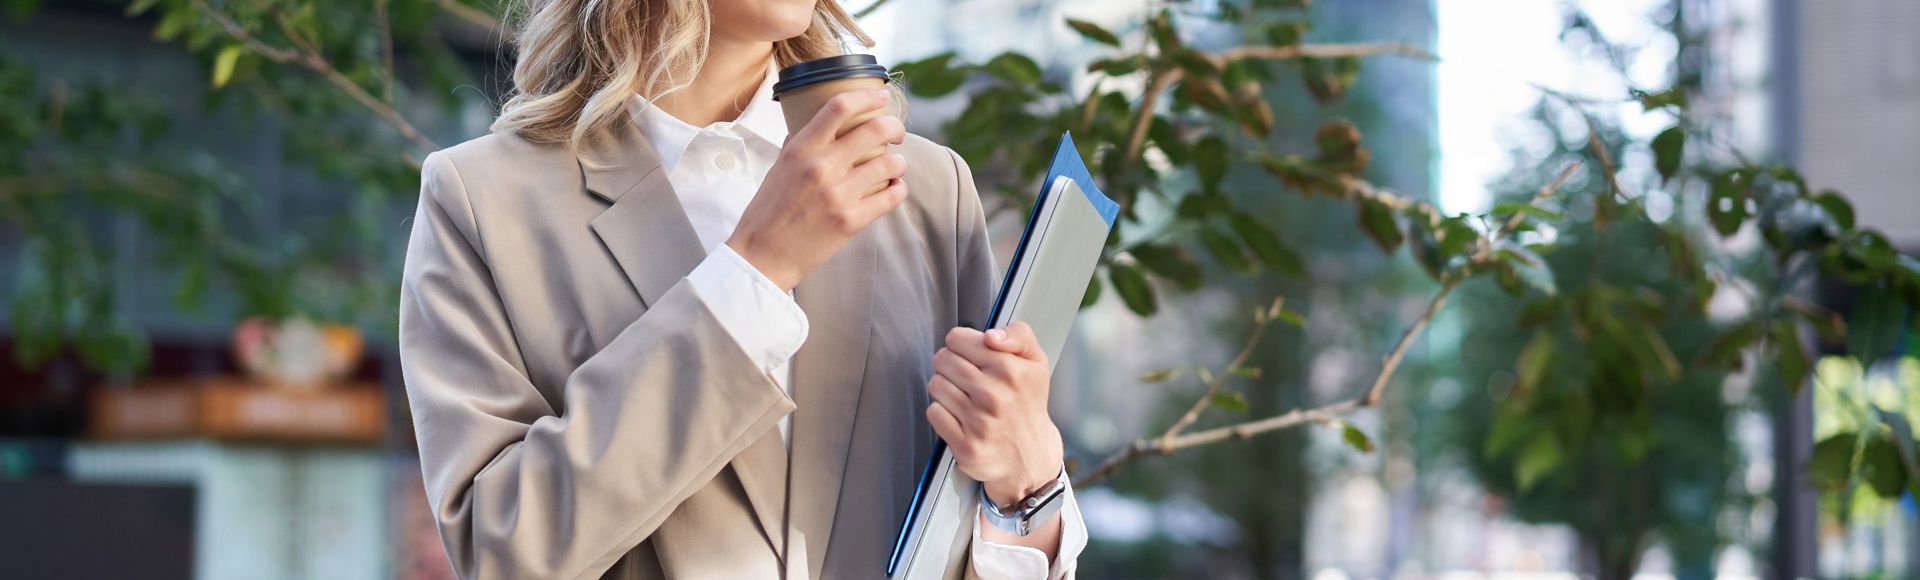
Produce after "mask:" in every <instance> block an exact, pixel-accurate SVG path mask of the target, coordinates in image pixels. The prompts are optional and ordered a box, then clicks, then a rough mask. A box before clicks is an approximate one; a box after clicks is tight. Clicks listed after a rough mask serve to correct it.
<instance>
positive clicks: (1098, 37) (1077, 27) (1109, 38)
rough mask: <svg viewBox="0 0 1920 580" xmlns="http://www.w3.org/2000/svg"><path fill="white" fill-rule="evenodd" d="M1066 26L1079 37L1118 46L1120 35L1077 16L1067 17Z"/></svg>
mask: <svg viewBox="0 0 1920 580" xmlns="http://www.w3.org/2000/svg"><path fill="white" fill-rule="evenodd" d="M1067 27H1068V28H1072V29H1073V31H1074V32H1078V33H1080V37H1081V38H1085V39H1087V40H1091V41H1094V42H1098V43H1100V44H1104V45H1107V46H1111V47H1114V48H1119V47H1120V37H1119V36H1117V35H1115V34H1114V33H1113V32H1112V31H1109V30H1107V29H1105V28H1102V27H1101V26H1100V25H1098V24H1094V23H1092V22H1087V21H1085V20H1080V19H1078V18H1068V19H1067Z"/></svg>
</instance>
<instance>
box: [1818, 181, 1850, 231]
mask: <svg viewBox="0 0 1920 580" xmlns="http://www.w3.org/2000/svg"><path fill="white" fill-rule="evenodd" d="M1813 203H1815V204H1817V205H1819V206H1820V209H1823V210H1826V212H1827V216H1828V217H1831V218H1833V223H1834V225H1837V226H1840V229H1841V230H1851V229H1853V204H1852V203H1849V202H1848V201H1847V198H1845V197H1841V196H1840V193H1839V192H1837V191H1833V190H1831V189H1829V190H1826V191H1822V192H1820V194H1819V195H1815V196H1813Z"/></svg>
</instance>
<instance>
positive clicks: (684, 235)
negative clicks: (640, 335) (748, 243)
mask: <svg viewBox="0 0 1920 580" xmlns="http://www.w3.org/2000/svg"><path fill="white" fill-rule="evenodd" d="M580 170H581V176H582V178H583V181H584V182H585V184H586V188H587V191H588V192H590V193H592V194H593V195H594V196H596V197H599V198H600V199H603V200H606V201H607V202H608V203H611V204H612V205H611V206H609V207H608V208H607V209H606V210H605V211H602V212H600V215H599V216H596V217H594V219H593V222H592V223H591V225H590V227H591V228H592V229H593V233H594V235H596V236H599V238H600V243H601V244H603V245H605V246H606V248H607V253H609V254H612V255H613V259H614V261H615V262H617V263H619V265H620V269H621V270H622V271H623V272H624V273H625V274H626V275H627V280H628V281H630V282H632V283H633V288H634V290H635V291H637V292H639V294H640V300H641V301H642V302H644V303H645V304H646V305H647V306H648V307H649V308H651V307H652V306H653V305H654V304H655V303H656V302H658V301H659V300H660V297H661V296H662V295H664V294H666V293H667V291H668V290H671V289H673V286H674V284H677V283H679V282H680V279H681V278H685V277H686V276H687V274H688V273H690V272H692V271H693V269H694V267H695V266H699V265H700V262H701V260H704V259H706V250H705V249H704V248H701V247H700V237H699V236H698V235H696V234H695V233H694V231H693V224H692V223H691V222H689V221H687V212H686V210H685V209H684V208H682V207H681V206H680V198H679V196H678V195H676V194H675V193H674V191H673V185H672V184H671V183H669V182H668V180H667V172H666V171H664V170H662V168H661V167H660V159H659V157H658V156H657V155H655V154H654V152H653V147H652V146H650V145H648V144H647V141H646V139H645V138H643V137H642V136H641V134H640V129H639V127H637V126H635V125H634V124H633V123H622V124H621V126H620V127H619V128H618V129H616V130H614V131H612V134H611V135H609V136H607V137H603V138H601V139H598V140H595V141H593V142H591V143H589V144H588V145H587V146H585V147H582V149H581V155H580ZM783 447H784V445H783V443H782V442H781V440H780V433H779V431H768V432H767V433H766V434H765V435H763V436H761V438H760V440H758V441H756V442H754V444H753V445H751V446H749V447H748V448H747V450H746V451H745V452H742V453H741V454H740V455H738V456H735V457H734V458H733V461H732V462H731V463H730V465H731V466H732V467H733V470H734V472H735V475H738V476H739V478H740V485H741V487H742V488H743V489H744V490H745V492H746V495H747V500H748V501H749V502H751V503H752V504H753V511H754V516H755V517H756V518H758V519H759V522H760V528H761V532H762V533H763V534H765V535H766V538H767V543H768V544H769V545H771V546H772V547H773V551H774V553H775V554H776V555H779V554H784V553H785V547H786V534H785V533H784V531H785V530H786V525H785V522H784V521H783V520H782V518H783V517H784V514H785V512H786V493H785V492H786V489H785V485H784V484H785V481H786V472H787V454H786V450H785V449H783Z"/></svg>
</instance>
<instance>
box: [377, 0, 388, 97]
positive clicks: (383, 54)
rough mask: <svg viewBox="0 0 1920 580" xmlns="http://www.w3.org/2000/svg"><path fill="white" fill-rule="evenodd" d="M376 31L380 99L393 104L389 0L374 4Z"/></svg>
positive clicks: (378, 0) (380, 0)
mask: <svg viewBox="0 0 1920 580" xmlns="http://www.w3.org/2000/svg"><path fill="white" fill-rule="evenodd" d="M373 25H374V29H375V30H374V31H375V32H376V33H378V34H379V36H380V99H381V100H384V101H386V102H389V103H391V102H393V26H392V25H391V24H390V23H389V22H388V18H387V0H374V2H373Z"/></svg>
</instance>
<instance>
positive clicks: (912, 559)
mask: <svg viewBox="0 0 1920 580" xmlns="http://www.w3.org/2000/svg"><path fill="white" fill-rule="evenodd" d="M1119 214H1120V205H1119V204H1116V203H1114V202H1113V200H1110V199H1107V196H1106V195H1105V194H1102V193H1100V189H1099V188H1098V187H1095V186H1094V184H1093V175H1091V174H1090V173H1089V172H1088V171H1087V166H1086V164H1085V163H1084V162H1082V161H1081V160H1080V153H1079V151H1077V150H1075V149H1074V147H1073V136H1072V135H1071V134H1068V135H1062V136H1061V137H1060V148H1059V149H1058V150H1057V151H1056V152H1055V153H1054V156H1053V165H1052V167H1051V168H1049V169H1048V171H1047V177H1046V179H1045V180H1043V181H1042V182H1041V189H1040V195H1039V198H1038V199H1036V200H1035V201H1034V205H1033V213H1032V215H1030V216H1029V217H1028V218H1027V227H1026V230H1025V231H1024V232H1022V233H1021V234H1020V244H1019V245H1018V246H1017V247H1016V248H1015V249H1014V253H1013V260H1012V262H1011V263H1010V264H1009V265H1008V267H1007V275H1006V277H1005V278H1003V279H1002V280H1001V282H1000V293H999V295H998V296H996V297H995V298H994V301H993V310H992V311H991V312H989V313H988V316H987V323H988V327H989V328H1000V327H1003V326H1007V325H1009V324H1013V323H1014V322H1026V323H1027V325H1029V326H1032V327H1033V333H1034V336H1035V337H1037V338H1039V340H1040V347H1041V349H1043V350H1045V351H1046V353H1047V364H1048V365H1049V369H1048V370H1052V369H1051V367H1052V365H1054V364H1056V363H1057V362H1058V361H1059V360H1060V351H1061V349H1062V348H1064V347H1065V346H1066V343H1067V334H1068V332H1069V331H1071V330H1072V329H1073V318H1074V316H1075V315H1076V314H1078V313H1079V312H1080V301H1081V299H1082V298H1084V297H1085V295H1086V292H1087V283H1088V281H1089V280H1091V279H1092V278H1093V272H1094V266H1095V265H1097V264H1098V263H1099V262H1100V252H1101V251H1102V250H1103V249H1104V248H1105V247H1106V242H1107V235H1108V234H1109V233H1111V232H1112V231H1113V220H1114V219H1115V218H1117V217H1119ZM978 485H979V483H978V482H975V481H974V480H973V478H970V477H967V475H966V473H964V472H961V471H960V470H959V469H956V468H955V467H954V464H953V454H952V452H950V451H949V450H948V449H947V446H946V444H945V442H942V441H939V440H937V439H936V440H935V442H934V446H933V453H932V455H931V456H930V457H928V458H927V465H926V468H925V469H923V470H922V471H921V474H920V481H919V485H918V486H917V487H916V488H915V490H914V498H913V503H912V504H911V505H910V506H909V507H908V508H907V517H906V521H905V522H903V523H902V524H901V526H900V533H899V535H898V536H897V537H896V538H895V540H894V547H893V555H892V557H891V558H889V559H888V560H887V576H889V577H893V578H903V579H908V580H919V579H923V578H958V577H960V576H962V573H963V572H964V569H963V567H964V566H965V565H966V563H967V558H966V556H967V553H966V552H967V545H968V541H969V540H971V539H972V538H973V526H974V524H975V522H976V520H977V518H978V516H977V515H976V514H977V513H978V510H979V491H978V487H977V486H978Z"/></svg>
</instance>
